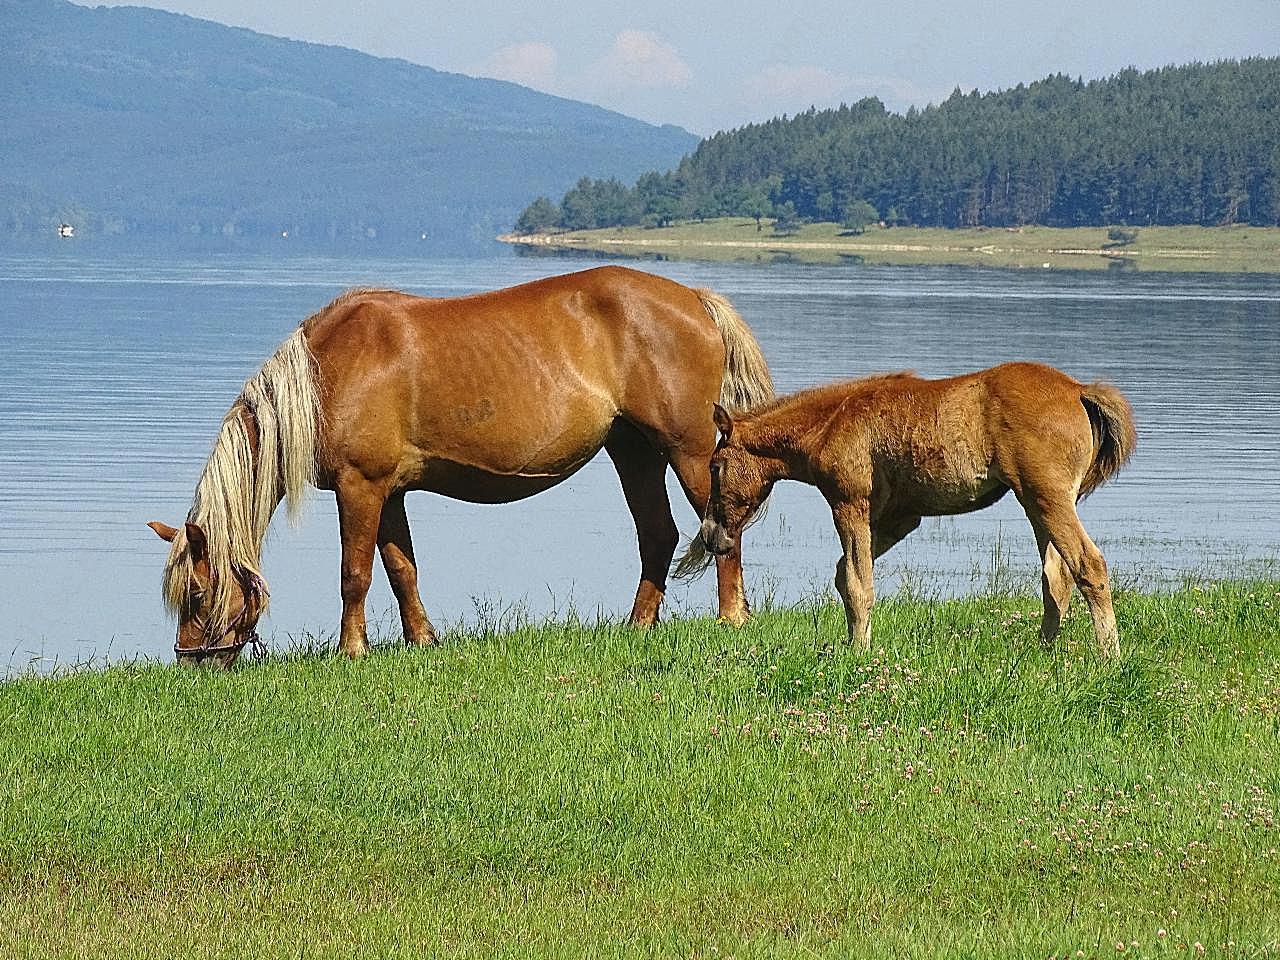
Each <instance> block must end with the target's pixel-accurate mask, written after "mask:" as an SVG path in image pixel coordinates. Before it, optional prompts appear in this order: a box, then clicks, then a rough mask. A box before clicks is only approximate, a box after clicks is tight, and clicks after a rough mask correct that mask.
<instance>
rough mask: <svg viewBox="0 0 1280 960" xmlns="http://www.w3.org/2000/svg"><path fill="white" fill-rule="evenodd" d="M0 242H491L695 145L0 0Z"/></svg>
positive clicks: (180, 33) (68, 10) (323, 61)
mask: <svg viewBox="0 0 1280 960" xmlns="http://www.w3.org/2000/svg"><path fill="white" fill-rule="evenodd" d="M0 36H3V37H4V38H5V39H4V40H3V42H2V43H0V238H4V237H9V238H13V237H22V236H47V235H50V234H51V233H52V231H54V230H55V229H56V226H57V224H58V223H59V222H61V221H64V220H65V221H66V222H68V223H71V224H73V225H74V226H75V227H76V229H77V232H78V233H79V234H80V235H84V234H98V235H103V234H123V235H133V236H139V237H146V236H156V235H161V236H173V237H179V236H185V237H194V238H208V239H212V240H217V239H219V238H223V237H238V238H254V237H262V238H266V237H279V236H280V234H281V233H282V232H285V231H288V232H289V234H290V235H291V236H292V237H294V238H296V239H297V240H298V241H300V242H303V243H306V242H320V243H323V242H329V241H348V240H359V241H362V242H363V241H370V240H376V241H378V243H379V245H382V244H396V243H409V242H412V241H416V240H417V239H418V238H419V237H420V236H421V234H422V233H427V234H428V235H429V236H430V237H431V238H432V239H435V240H439V241H442V242H449V243H459V242H462V243H475V244H479V243H486V242H488V241H489V240H490V239H491V238H492V236H493V235H494V234H495V233H497V232H499V231H501V230H503V229H506V228H507V227H509V226H510V224H511V222H512V221H513V220H514V219H515V217H516V215H517V214H518V213H519V211H520V209H521V208H522V207H523V206H524V205H525V204H527V203H528V201H529V198H530V197H532V196H537V195H541V194H546V195H549V196H557V195H559V194H561V193H563V192H564V191H565V190H566V189H567V188H568V187H569V186H570V185H571V184H573V183H574V182H575V181H576V180H578V178H580V177H581V176H582V175H583V174H584V173H590V174H591V175H593V176H598V177H621V178H627V179H633V178H634V177H636V176H637V175H638V174H640V173H641V172H642V171H644V170H648V169H652V168H655V167H669V166H671V165H672V164H674V163H675V162H676V161H677V160H678V159H679V158H680V157H681V155H683V154H685V153H687V152H688V151H690V150H692V149H693V148H694V147H695V146H696V145H697V142H698V139H697V138H696V137H695V136H693V135H692V134H690V133H688V132H686V131H684V130H681V129H679V128H677V127H672V126H664V127H655V126H652V125H650V124H647V123H642V122H641V121H638V120H634V119H631V118H629V117H625V116H622V115H621V114H617V113H613V112H611V111H608V110H604V109H601V108H599V107H594V106H590V105H588V104H583V103H578V102H575V101H572V100H564V99H561V98H559V97H553V96H548V95H546V94H542V93H537V92H535V91H533V90H529V89H527V88H524V87H520V86H517V85H516V84H512V83H506V82H503V81H498V80H483V79H476V78H472V77H465V76H461V75H458V74H451V73H442V72H440V71H437V70H432V69H430V68H428V67H422V66H417V65H415V64H411V63H408V62H406V61H403V60H387V59H379V58H377V57H372V56H368V55H366V54H362V53H358V52H356V51H354V50H348V49H344V48H341V47H328V46H320V45H316V44H310V43H301V42H297V41H292V40H284V39H280V38H277V37H269V36H264V35H262V34H257V33H253V32H252V31H249V30H243V29H237V28H232V27H227V26H223V25H221V24H217V23H212V22H209V21H206V20H196V19H193V18H191V17H186V16H180V15H177V14H172V13H165V12H162V11H158V10H150V9H145V8H140V7H114V8H105V7H98V8H94V9H90V8H87V7H80V6H76V5H74V4H71V3H67V2H64V0H0Z"/></svg>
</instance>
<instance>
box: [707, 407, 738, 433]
mask: <svg viewBox="0 0 1280 960" xmlns="http://www.w3.org/2000/svg"><path fill="white" fill-rule="evenodd" d="M712 406H713V407H714V408H715V409H714V410H713V411H712V414H711V416H712V419H714V420H715V422H716V429H718V430H719V431H720V435H721V436H722V437H724V438H725V440H729V439H731V438H732V437H733V417H731V416H729V411H728V410H726V409H725V408H724V407H722V406H720V404H718V403H714V404H712Z"/></svg>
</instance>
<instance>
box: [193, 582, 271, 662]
mask: <svg viewBox="0 0 1280 960" xmlns="http://www.w3.org/2000/svg"><path fill="white" fill-rule="evenodd" d="M245 580H246V582H243V583H241V592H242V593H243V594H244V603H242V604H241V605H240V612H239V613H237V614H236V615H235V616H234V617H232V618H231V620H230V621H228V623H227V625H226V627H225V628H224V629H223V631H222V633H220V634H219V635H218V636H217V637H216V638H215V637H207V636H206V639H205V642H204V643H202V644H201V645H200V646H198V647H182V646H179V645H178V644H177V643H176V642H175V643H174V645H173V653H174V656H177V657H193V658H194V659H195V660H197V661H201V660H204V659H205V658H206V657H212V656H216V655H218V654H220V653H230V654H232V655H233V656H238V655H239V654H240V651H241V650H243V649H244V648H245V647H246V646H248V647H250V648H252V650H253V658H254V659H255V660H261V659H262V658H263V657H265V656H266V655H267V644H266V641H265V640H263V639H262V637H261V636H259V635H258V630H257V625H256V624H255V625H254V626H253V627H250V628H249V629H248V630H247V631H246V632H245V633H244V634H243V636H244V639H243V640H234V639H233V640H231V641H230V642H228V643H222V642H221V641H223V640H225V639H226V638H227V636H228V635H230V636H232V637H234V636H235V634H236V625H237V624H238V623H239V622H240V621H241V620H243V619H244V618H245V616H246V615H247V614H248V613H249V606H250V604H251V603H253V602H254V601H257V600H260V599H262V598H263V597H268V596H270V593H269V592H268V591H267V584H266V582H265V581H264V580H263V579H262V578H261V577H260V576H258V575H257V574H256V573H250V574H248V575H247V577H246V578H245ZM191 620H192V622H193V623H195V625H196V626H197V627H199V628H200V632H201V633H202V634H206V635H207V634H208V628H207V627H206V626H205V624H204V621H203V620H201V618H200V617H198V616H196V617H192V618H191Z"/></svg>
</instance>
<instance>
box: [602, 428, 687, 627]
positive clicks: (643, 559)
mask: <svg viewBox="0 0 1280 960" xmlns="http://www.w3.org/2000/svg"><path fill="white" fill-rule="evenodd" d="M604 448H605V450H606V451H607V452H608V454H609V457H610V459H612V460H613V465H614V467H615V468H616V469H617V471H618V479H619V480H621V481H622V493H623V495H624V496H625V497H626V498H627V506H628V508H630V510H631V516H632V518H633V519H634V520H635V523H636V539H637V540H638V541H639V545H640V586H639V587H638V588H637V589H636V599H635V603H634V604H632V607H631V617H630V622H631V624H632V625H633V626H637V627H647V626H650V625H651V624H653V623H656V622H657V620H658V608H659V607H660V606H661V605H662V598H663V595H664V594H665V593H666V589H667V571H668V569H670V567H671V558H672V556H674V555H675V552H676V545H677V544H678V543H679V542H680V532H679V531H678V530H677V529H676V523H675V520H673V519H672V517H671V502H670V501H669V500H668V499H667V485H666V473H667V461H666V458H665V457H663V455H662V454H661V453H659V452H658V451H657V450H656V449H655V448H654V447H653V445H652V444H650V443H649V441H647V440H646V439H645V438H644V436H643V435H642V434H641V433H640V431H638V430H637V429H636V428H635V427H633V426H631V425H630V424H628V423H626V422H624V421H619V422H618V423H617V424H616V425H615V426H614V428H613V430H612V431H611V432H610V434H609V439H608V440H607V441H606V442H605V445H604Z"/></svg>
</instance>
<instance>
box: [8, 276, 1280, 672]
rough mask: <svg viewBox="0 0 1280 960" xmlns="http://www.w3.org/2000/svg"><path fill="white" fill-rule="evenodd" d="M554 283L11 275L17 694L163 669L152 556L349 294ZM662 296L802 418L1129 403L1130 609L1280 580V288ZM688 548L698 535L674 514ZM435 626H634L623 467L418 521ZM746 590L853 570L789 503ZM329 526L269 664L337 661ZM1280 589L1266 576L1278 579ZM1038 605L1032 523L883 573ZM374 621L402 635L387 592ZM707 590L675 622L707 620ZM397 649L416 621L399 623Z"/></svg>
mask: <svg viewBox="0 0 1280 960" xmlns="http://www.w3.org/2000/svg"><path fill="white" fill-rule="evenodd" d="M581 266H582V264H581V263H580V262H571V261H557V260H555V259H537V260H530V259H520V258H516V257H514V256H512V257H507V258H502V259H494V260H457V261H429V262H415V261H397V262H385V261H360V260H321V259H315V260H306V259H300V260H253V259H245V258H231V257H228V258H224V259H215V260H212V261H209V262H201V263H197V262H157V261H153V260H141V259H139V260H128V259H117V260H109V261H108V260H81V259H76V258H75V257H74V256H73V255H68V256H66V258H65V259H61V260H56V261H49V260H43V261H38V260H34V259H18V258H8V259H0V323H3V324H4V345H5V347H4V350H3V351H2V352H0V597H3V598H4V599H3V601H0V603H2V604H3V617H2V618H0V623H2V624H3V626H0V667H3V666H4V665H5V664H6V662H7V664H8V666H9V667H10V668H11V669H13V668H20V667H21V666H23V665H24V664H25V663H27V662H28V660H29V659H30V658H32V657H39V656H44V657H49V658H58V659H60V660H62V661H68V660H72V661H74V660H81V659H86V658H90V657H102V656H105V655H110V656H112V657H120V656H128V655H134V654H148V655H156V656H163V655H165V654H166V652H167V650H168V649H169V647H170V645H171V644H172V625H171V624H170V623H169V622H168V621H167V619H166V618H165V615H164V612H163V610H162V608H161V605H160V600H159V576H160V569H161V566H162V564H163V560H164V556H165V545H164V544H162V543H161V542H160V541H159V540H158V539H156V538H155V536H154V534H152V533H151V531H149V530H147V529H146V528H145V526H144V524H145V522H146V521H148V520H152V519H160V520H165V521H167V522H170V523H176V522H178V521H179V520H181V519H182V517H183V516H185V513H186V510H187V507H188V505H189V501H190V495H191V491H192V488H193V487H194V484H195V481H196V478H197V475H198V473H199V470H200V467H201V466H202V464H203V460H204V457H205V455H206V454H207V452H208V448H209V444H210V443H211V442H212V440H213V435H214V431H215V429H216V427H217V424H218V422H219V420H220V419H221V417H222V415H223V413H224V412H225V411H226V408H227V407H228V405H229V404H230V403H231V401H232V400H233V399H234V398H235V395H236V393H237V392H238V390H239V386H240V384H241V382H242V381H243V380H244V379H245V378H246V377H248V376H249V375H250V374H251V373H252V372H253V371H254V370H255V369H256V368H257V366H258V365H259V364H260V363H261V362H262V361H263V360H264V359H265V358H266V357H267V356H268V355H269V354H270V353H271V351H272V350H273V349H274V348H275V346H276V345H277V344H278V343H279V342H280V341H281V340H282V339H283V338H284V337H285V336H286V335H287V334H288V333H289V331H290V330H291V329H292V328H293V327H294V326H295V325H296V324H297V323H298V321H299V320H300V319H301V318H302V317H304V316H306V315H307V314H309V313H311V312H313V311H314V310H316V309H318V308H319V307H321V306H323V305H324V304H325V303H326V302H327V301H328V300H329V299H330V298H331V297H333V296H334V295H335V294H337V293H338V292H339V291H341V290H342V289H344V288H346V287H348V286H354V285H371V284H373V285H387V286H395V287H400V288H402V289H406V290H410V291H413V292H418V293H424V294H431V295H437V296H449V295H454V294H460V293H466V292H470V291H474V290H479V289H486V288H492V287H499V286H506V285H508V284H512V283H518V282H522V281H524V280H529V279H533V278H535V277H538V276H545V275H547V274H551V273H558V272H564V271H567V270H572V269H579V268H580V267H581ZM646 269H650V270H653V271H654V272H658V273H662V274H665V275H668V276H671V277H673V278H675V279H677V280H680V281H682V282H685V283H688V284H690V285H692V286H709V287H713V288H715V289H717V290H719V291H720V292H722V293H724V294H726V295H728V296H729V297H730V298H731V299H732V300H733V301H734V302H735V304H736V305H737V306H738V308H739V309H740V310H741V312H742V313H743V315H744V316H745V317H746V318H747V320H748V322H750V323H751V324H752V326H753V328H754V329H755V331H756V333H757V335H758V336H759V338H760V340H761V343H762V344H763V346H764V349H765V352H766V354H767V355H768V357H769V358H770V361H771V364H772V367H773V371H774V375H775V378H776V380H777V382H778V385H779V388H780V389H782V390H791V389H796V388H798V387H801V386H807V385H810V384H813V383H817V382H821V381H825V380H831V379H836V378H843V377H851V376H859V375H862V374H867V373H873V372H879V371H888V370H896V369H906V368H910V369H914V370H916V371H918V372H920V373H921V374H923V375H925V376H944V375H949V374H953V373H959V372H962V371H966V370H972V369H977V368H980V367H985V366H989V365H991V364H993V363H998V362H1000V361H1003V360H1009V359H1030V360H1038V361H1042V362H1046V363H1050V364H1053V365H1055V366H1059V367H1061V368H1063V369H1064V370H1066V371H1067V372H1068V373H1070V374H1072V375H1073V376H1076V377H1077V378H1080V379H1084V380H1091V379H1106V380H1110V381H1113V382H1115V383H1117V384H1119V385H1120V386H1121V387H1122V389H1123V390H1124V391H1125V393H1126V394H1127V396H1128V397H1129V399H1130V401H1131V402H1132V404H1133V407H1134V411H1135V415H1136V417H1137V421H1138V426H1139V431H1140V440H1139V446H1138V452H1137V454H1136V455H1135V457H1134V459H1133V461H1132V462H1131V463H1130V465H1129V467H1128V468H1127V469H1126V470H1125V471H1124V472H1123V473H1122V474H1121V475H1120V477H1119V479H1118V480H1116V481H1115V482H1114V483H1113V484H1111V485H1109V486H1108V487H1106V488H1104V489H1103V490H1101V491H1100V492H1098V493H1097V494H1096V495H1095V496H1094V497H1093V498H1091V499H1090V500H1089V501H1087V502H1086V503H1085V504H1084V506H1083V508H1082V515H1083V517H1084V520H1085V524H1086V526H1087V527H1088V528H1089V529H1090V531H1091V533H1092V534H1093V536H1094V538H1095V539H1096V540H1098V541H1099V543H1100V545H1101V546H1102V548H1103V550H1104V552H1105V553H1106V554H1107V556H1108V559H1109V560H1110V561H1111V564H1112V567H1113V569H1114V571H1115V574H1116V578H1117V580H1118V581H1119V583H1120V584H1122V585H1138V586H1142V585H1148V584H1151V583H1153V582H1160V583H1168V582H1176V581H1177V580H1178V579H1179V578H1180V577H1181V576H1182V575H1183V573H1184V572H1186V571H1188V570H1195V571H1207V572H1209V573H1213V572H1214V571H1217V570H1223V571H1225V572H1228V573H1239V572H1241V571H1246V570H1249V569H1259V565H1260V564H1266V563H1267V562H1268V561H1270V560H1271V559H1272V558H1275V557H1276V556H1277V554H1280V521H1277V516H1278V515H1280V431H1278V429H1277V424H1280V285H1277V283H1276V281H1275V279H1274V278H1271V277H1255V276H1247V275H1154V274H1142V273H1133V272H1129V271H1124V272H1121V271H1115V272H1108V273H1102V272H1093V273H1063V272H1056V271H996V270H982V269H974V268H948V267H891V268H889V267H884V268H881V267H865V266H858V265H842V266H805V265H799V264H789V265H776V266H769V265H749V266H748V265H733V264H724V265H720V264H716V265H702V264H692V263H675V262H666V263H653V264H649V265H647V266H646ZM672 491H673V502H674V503H675V504H676V516H677V522H678V523H679V524H680V525H681V527H682V529H684V530H685V532H686V533H689V532H692V531H693V529H694V528H695V526H696V523H695V518H694V515H693V512H692V511H691V510H690V509H689V508H688V506H687V504H685V503H684V501H683V498H682V497H680V495H679V494H678V492H676V488H675V487H674V485H673V486H672ZM409 513H410V519H411V522H412V523H413V525H414V534H415V537H416V547H417V552H418V554H419V557H420V560H421V563H422V568H423V569H422V581H423V591H424V596H425V599H426V603H427V606H428V610H429V611H430V613H431V614H432V616H433V617H434V618H435V619H436V621H437V623H449V622H455V621H457V620H459V619H464V620H465V619H467V618H471V619H472V620H474V619H475V617H476V615H477V611H478V610H493V609H499V610H500V609H505V608H508V607H510V606H513V605H523V606H524V607H526V608H527V609H528V610H529V611H531V612H532V613H533V614H534V615H536V616H541V615H543V614H546V613H549V612H552V611H558V612H560V613H563V612H565V611H566V610H567V609H568V608H570V607H571V606H572V607H573V608H574V609H576V610H577V611H578V612H579V613H580V614H582V615H586V616H592V615H595V614H597V613H601V614H603V615H604V616H610V617H612V616H619V615H621V614H624V613H625V611H626V610H627V609H628V608H629V606H630V601H631V594H632V592H633V590H634V586H635V579H636V577H637V575H638V570H639V562H638V560H637V558H636V556H635V547H634V532H633V529H632V527H631V521H630V518H629V516H628V514H627V512H626V509H625V507H624V505H623V502H622V495H621V491H620V489H619V487H618V483H617V479H616V477H615V476H614V474H613V472H612V469H611V468H610V466H609V464H608V460H607V458H603V457H602V458H598V459H597V460H595V461H593V462H592V463H590V464H588V465H587V467H585V468H584V469H583V470H582V471H581V472H580V473H579V474H578V475H577V476H575V477H574V478H572V479H571V480H569V481H568V482H566V483H564V484H562V485H561V486H560V487H557V488H555V489H554V490H551V491H549V492H548V493H545V494H542V495H540V496H538V497H536V498H533V499H531V500H527V501H524V502H522V503H518V504H511V505H504V506H476V505H471V504H462V503H457V502H454V501H449V500H445V499H443V498H440V497H434V496H431V495H428V494H417V495H414V496H411V497H410V498H409ZM746 546H747V550H748V558H747V559H748V572H747V575H748V581H749V582H748V588H749V590H750V592H751V594H752V595H753V597H754V598H755V599H756V600H757V601H759V600H760V599H762V598H764V597H773V598H774V599H775V600H776V601H778V602H784V601H790V600H795V599H797V598H799V597H801V596H804V595H806V594H811V593H814V592H818V591H826V590H827V589H828V584H829V582H830V579H831V574H832V570H833V565H834V561H835V557H836V552H837V546H836V539H835V534H834V532H833V530H832V527H831V520H830V517H829V515H828V513H827V511H826V507H825V504H824V503H823V502H822V500H821V498H820V497H818V496H817V495H816V492H815V491H813V490H812V489H811V488H807V487H801V486H799V485H795V484H784V485H781V486H780V487H779V488H778V491H777V493H776V495H775V498H774V503H773V505H772V508H771V510H770V512H769V514H768V516H767V518H766V519H765V520H763V521H762V522H761V523H760V524H758V525H757V526H756V527H755V528H753V530H752V531H751V533H750V534H749V535H748V538H747V544H746ZM337 558H338V547H337V532H336V518H335V516H334V509H333V500H332V497H331V495H329V494H320V493H318V494H316V495H314V496H313V497H312V502H311V506H310V508H309V510H308V511H307V514H306V517H305V519H304V522H303V523H302V525H301V526H300V528H299V529H296V530H292V529H290V528H289V527H288V526H287V524H286V523H285V520H284V517H283V515H282V516H281V517H280V518H279V519H278V521H277V525H276V528H275V530H274V531H273V534H272V536H271V539H270V541H269V544H268V549H267V555H266V558H265V562H266V573H267V576H268V578H269V580H270V581H271V585H272V594H273V610H274V613H273V616H272V618H271V619H270V620H269V621H268V622H266V623H265V624H264V634H265V635H267V636H271V635H272V634H273V633H274V635H275V638H276V642H277V643H282V642H286V640H287V637H288V636H289V635H298V634H300V633H302V632H303V631H308V630H310V631H315V632H332V630H333V629H334V628H335V627H336V624H337V618H338V610H339V602H338V590H337V583H338V576H337ZM1272 569H1273V570H1274V567H1272ZM993 577H994V578H997V579H998V582H1005V581H1007V580H1008V579H1009V578H1012V580H1013V581H1014V582H1015V583H1016V584H1018V585H1019V586H1021V585H1025V584H1028V583H1031V584H1034V582H1035V577H1034V544H1033V542H1032V540H1031V536H1030V531H1029V528H1028V526H1027V523H1026V520H1025V518H1023V516H1022V514H1021V512H1020V510H1019V508H1018V505H1017V503H1016V501H1015V500H1014V499H1013V498H1012V497H1007V498H1005V500H1004V501H1002V502H1001V503H1000V504H998V505H997V506H995V507H993V508H991V509H989V510H987V511H985V512H982V513H978V514H972V515H969V516H965V517H960V518H950V519H941V520H933V521H926V522H925V524H924V525H923V526H922V527H921V529H920V530H919V531H918V532H917V533H915V534H914V535H912V536H911V537H910V538H908V539H907V540H906V541H905V542H904V543H903V544H902V545H900V546H899V547H896V548H895V549H894V550H893V551H892V552H891V553H890V554H888V555H887V556H886V557H884V558H883V559H882V561H881V564H880V571H879V575H878V586H879V588H880V590H881V591H882V592H885V591H891V590H893V589H910V590H913V591H915V592H921V593H945V592H955V591H963V590H967V589H973V588H974V587H980V586H984V585H987V584H989V583H991V582H992V578H993ZM378 578H379V579H378V580H377V581H376V584H377V585H376V587H375V590H374V591H373V593H372V595H371V598H370V605H369V608H370V613H371V614H372V615H374V616H377V615H378V614H379V613H381V612H383V611H389V610H390V609H391V607H392V601H391V597H390V591H389V590H388V589H387V588H386V586H385V580H383V579H381V574H380V573H379V574H378ZM712 593H713V586H712V583H711V578H710V577H708V578H706V579H705V580H703V581H701V582H699V583H695V584H693V585H692V586H688V587H685V586H679V587H676V588H674V589H673V593H672V600H673V605H674V606H675V607H676V608H677V609H681V610H687V611H689V612H692V613H699V612H707V611H710V610H711V607H712ZM387 619H388V623H389V626H390V627H391V628H394V620H395V618H394V616H390V617H388V618H387Z"/></svg>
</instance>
